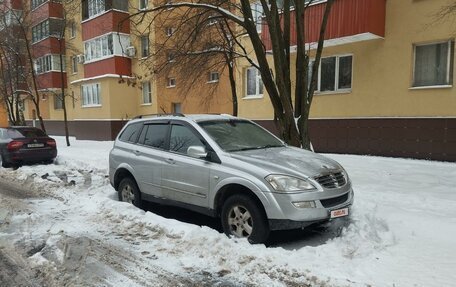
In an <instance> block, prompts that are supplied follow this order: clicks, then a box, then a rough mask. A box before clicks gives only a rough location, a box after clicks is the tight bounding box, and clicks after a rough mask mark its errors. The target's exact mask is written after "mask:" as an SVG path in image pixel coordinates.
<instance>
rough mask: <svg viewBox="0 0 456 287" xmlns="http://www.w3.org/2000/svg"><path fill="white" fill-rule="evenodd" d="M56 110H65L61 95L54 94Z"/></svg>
mask: <svg viewBox="0 0 456 287" xmlns="http://www.w3.org/2000/svg"><path fill="white" fill-rule="evenodd" d="M54 110H63V98H62V95H61V94H54Z"/></svg>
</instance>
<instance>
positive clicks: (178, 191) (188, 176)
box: [161, 121, 212, 207]
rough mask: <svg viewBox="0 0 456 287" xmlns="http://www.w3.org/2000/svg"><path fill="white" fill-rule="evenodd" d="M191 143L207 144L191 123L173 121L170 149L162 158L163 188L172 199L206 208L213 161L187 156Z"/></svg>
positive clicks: (192, 144) (167, 196)
mask: <svg viewBox="0 0 456 287" xmlns="http://www.w3.org/2000/svg"><path fill="white" fill-rule="evenodd" d="M190 146H203V147H206V148H207V144H206V143H205V141H204V139H203V138H202V137H201V135H200V134H199V133H198V132H197V131H196V130H195V129H194V128H193V127H191V125H189V124H186V123H184V122H179V121H174V122H172V124H171V127H170V136H169V152H168V153H167V155H166V157H165V158H164V161H163V168H162V181H161V183H162V191H163V195H164V196H165V197H166V198H168V199H171V200H176V201H180V202H184V203H188V204H193V205H198V206H202V207H206V206H207V204H208V192H209V176H210V169H211V165H212V163H211V162H209V161H207V160H205V159H201V158H193V157H190V156H189V155H187V149H188V147H190Z"/></svg>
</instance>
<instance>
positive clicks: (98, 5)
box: [87, 0, 106, 18]
mask: <svg viewBox="0 0 456 287" xmlns="http://www.w3.org/2000/svg"><path fill="white" fill-rule="evenodd" d="M105 7H106V5H105V0H88V1H87V9H88V16H89V18H92V17H94V16H96V15H98V14H101V13H103V12H104V11H105Z"/></svg>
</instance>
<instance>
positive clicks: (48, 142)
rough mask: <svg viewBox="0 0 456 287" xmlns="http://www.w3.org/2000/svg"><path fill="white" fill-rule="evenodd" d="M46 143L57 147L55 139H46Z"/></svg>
mask: <svg viewBox="0 0 456 287" xmlns="http://www.w3.org/2000/svg"><path fill="white" fill-rule="evenodd" d="M46 144H47V145H48V146H50V147H56V144H55V140H48V141H46Z"/></svg>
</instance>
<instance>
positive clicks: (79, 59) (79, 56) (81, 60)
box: [76, 54, 85, 64]
mask: <svg viewBox="0 0 456 287" xmlns="http://www.w3.org/2000/svg"><path fill="white" fill-rule="evenodd" d="M76 57H77V60H78V63H79V64H84V62H85V56H84V55H82V54H81V55H77V56H76Z"/></svg>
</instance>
